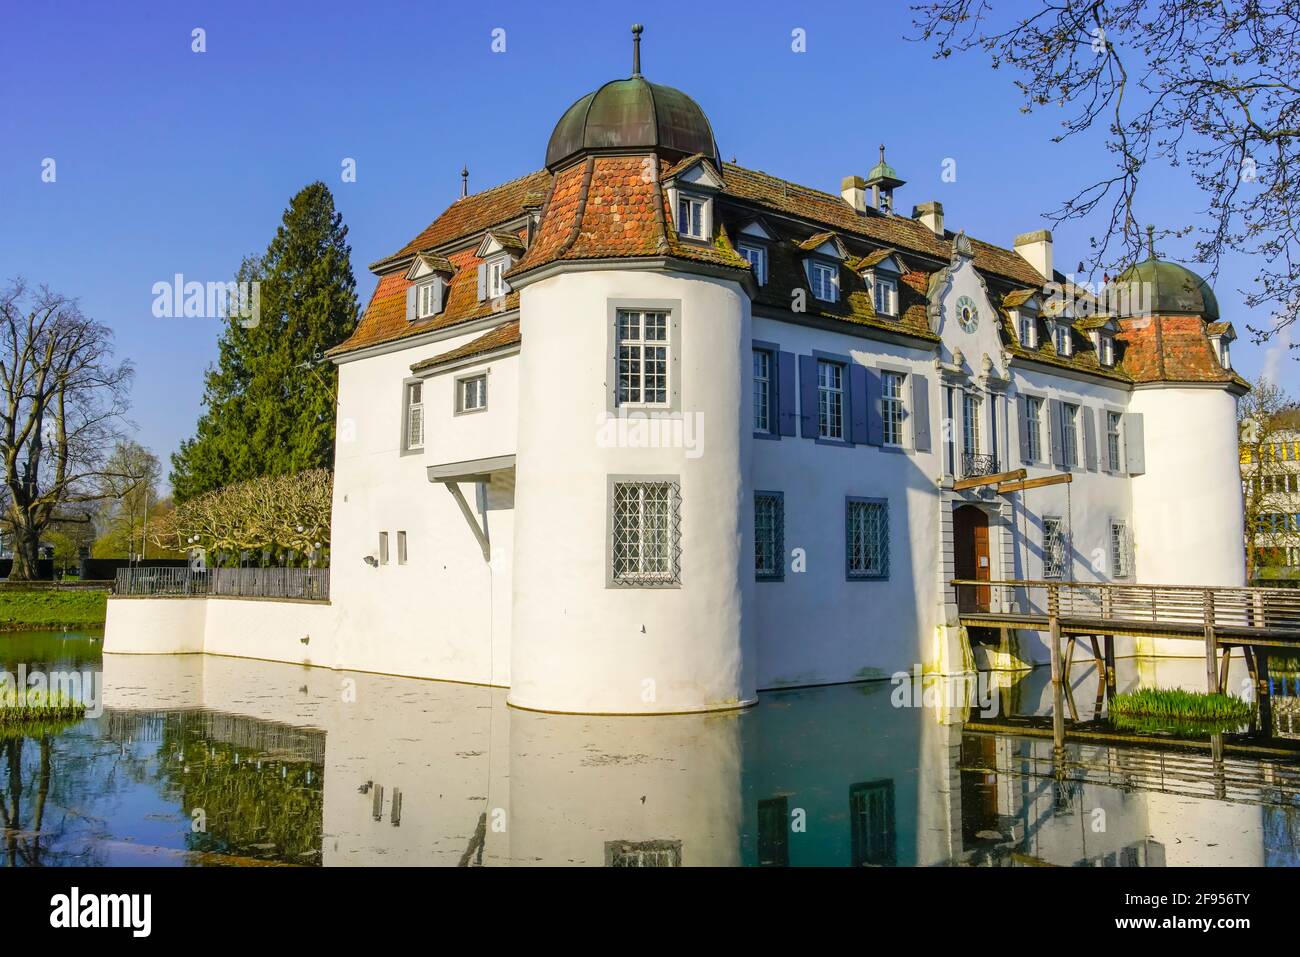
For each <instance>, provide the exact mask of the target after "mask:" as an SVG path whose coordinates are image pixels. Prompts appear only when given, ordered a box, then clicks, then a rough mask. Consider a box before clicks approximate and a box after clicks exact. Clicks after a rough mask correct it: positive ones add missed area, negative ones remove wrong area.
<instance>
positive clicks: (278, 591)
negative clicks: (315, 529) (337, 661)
mask: <svg viewBox="0 0 1300 957" xmlns="http://www.w3.org/2000/svg"><path fill="white" fill-rule="evenodd" d="M113 594H115V595H132V596H145V595H178V596H184V595H220V596H223V597H227V598H298V599H306V600H309V601H327V600H328V599H329V597H330V570H329V569H328V568H209V569H206V570H204V571H195V570H193V569H190V568H150V567H148V566H137V567H135V568H119V569H118V570H117V578H116V580H115V581H114V583H113Z"/></svg>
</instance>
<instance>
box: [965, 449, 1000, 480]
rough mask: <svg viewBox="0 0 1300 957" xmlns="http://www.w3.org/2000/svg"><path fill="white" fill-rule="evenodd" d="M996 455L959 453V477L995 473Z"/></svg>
mask: <svg viewBox="0 0 1300 957" xmlns="http://www.w3.org/2000/svg"><path fill="white" fill-rule="evenodd" d="M997 473H998V457H997V456H996V455H976V454H973V453H971V452H963V453H962V454H961V477H962V478H975V477H977V476H980V475H997Z"/></svg>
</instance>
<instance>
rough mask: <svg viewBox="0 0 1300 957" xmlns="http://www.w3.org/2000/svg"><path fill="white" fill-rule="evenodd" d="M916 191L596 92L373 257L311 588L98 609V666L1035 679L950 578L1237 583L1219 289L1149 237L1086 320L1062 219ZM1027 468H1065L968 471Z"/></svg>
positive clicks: (585, 680)
mask: <svg viewBox="0 0 1300 957" xmlns="http://www.w3.org/2000/svg"><path fill="white" fill-rule="evenodd" d="M904 185H905V184H904V182H903V181H902V180H901V179H900V178H899V176H898V174H897V173H896V172H895V171H894V170H893V169H892V168H891V167H890V166H889V165H888V164H887V163H886V162H885V159H884V150H883V148H882V149H881V157H880V162H879V163H878V164H877V165H876V166H875V167H874V168H873V169H871V170H870V172H869V173H868V175H867V176H865V177H861V176H848V177H846V178H845V180H844V182H843V184H842V188H841V191H840V193H839V194H831V193H825V192H820V191H818V190H814V189H810V188H808V187H805V186H800V185H797V184H795V183H791V182H788V181H786V180H782V179H779V178H777V177H775V176H771V175H769V174H767V173H762V172H758V171H755V170H751V169H747V168H744V167H741V166H738V165H736V164H734V163H725V162H723V161H722V160H721V159H720V154H719V151H718V148H717V145H716V143H715V141H714V137H713V133H712V129H711V126H710V124H709V121H708V119H707V117H706V116H705V114H704V112H703V111H702V110H701V109H700V107H699V106H698V105H697V104H696V103H695V101H694V100H692V99H691V98H690V97H688V96H686V95H685V94H683V93H681V92H679V91H677V90H674V89H671V88H669V87H665V86H661V85H658V84H654V83H650V82H648V81H647V80H646V79H644V78H643V77H642V76H641V75H640V73H639V70H638V71H637V72H635V73H634V75H633V76H632V77H630V78H628V79H622V80H616V81H613V82H611V83H608V84H606V85H604V86H602V87H601V88H600V89H599V90H597V91H595V92H593V93H590V94H588V95H586V96H584V97H583V98H581V99H580V100H578V101H577V102H576V103H575V104H573V106H571V107H570V108H569V109H568V110H567V111H566V112H565V113H564V114H563V115H562V116H561V118H560V120H559V123H558V124H557V125H556V127H555V131H554V133H553V134H552V137H551V140H550V143H549V145H548V147H547V150H546V163H545V168H544V169H543V170H541V171H539V172H536V173H532V174H530V175H528V176H525V177H523V178H521V179H518V180H514V181H512V182H509V183H506V184H504V185H502V186H498V187H495V188H493V189H489V190H486V191H484V192H482V193H477V194H474V195H467V196H463V197H462V198H461V199H459V200H458V201H457V202H455V203H454V204H453V205H452V206H451V207H449V208H448V209H447V210H446V211H445V212H443V213H442V214H441V215H440V216H438V217H437V218H436V219H435V220H434V221H433V223H431V224H430V225H429V227H428V228H427V229H425V230H424V231H423V232H421V233H420V235H418V236H416V237H415V238H414V239H412V240H411V241H410V242H408V243H407V244H406V245H404V246H402V247H401V248H400V249H399V250H398V251H397V252H395V253H393V254H392V255H389V256H387V257H385V258H383V259H381V260H379V261H378V262H376V263H374V264H373V266H372V269H373V271H374V272H375V274H376V275H377V276H378V285H377V287H376V289H375V293H374V295H373V297H372V299H371V301H370V304H369V307H368V308H367V310H366V312H365V314H364V316H363V317H362V319H361V321H360V323H359V324H358V326H357V328H356V331H355V332H354V334H353V335H352V336H351V337H350V338H349V339H348V340H347V341H346V342H343V343H341V344H340V345H339V346H338V347H337V348H335V349H334V350H333V351H332V353H331V356H332V358H333V361H334V362H336V363H337V365H338V370H339V398H338V430H337V434H338V440H337V448H336V460H335V485H334V510H333V528H332V538H331V548H332V565H333V567H332V570H331V574H332V583H331V601H330V603H329V604H328V605H325V604H315V605H313V604H306V603H289V602H265V601H263V602H257V601H245V600H234V599H215V598H214V599H206V600H203V599H200V600H183V599H180V600H172V599H140V600H135V599H125V598H121V599H114V601H113V602H112V603H111V606H110V614H109V622H108V634H107V636H106V650H107V651H121V652H154V651H158V652H166V651H183V650H202V651H207V652H216V653H224V654H237V655H244V656H250V657H260V658H270V659H276V660H285V661H297V662H303V663H307V664H316V665H324V666H329V667H336V668H348V669H355V670H363V671H375V672H385V673H391V674H400V675H411V676H419V677H428V678H439V679H448V680H453V681H461V682H472V683H481V684H492V685H505V686H509V687H510V689H511V690H510V696H509V700H510V702H511V703H512V704H514V705H516V706H519V707H523V708H532V709H540V710H552V711H570V712H593V713H662V712H676V711H696V710H709V709H726V708H734V707H737V706H742V705H744V704H747V703H750V702H752V701H754V700H755V695H756V692H757V691H759V690H761V689H768V688H780V687H790V686H797V685H814V684H825V683H834V682H849V681H857V680H863V679H870V678H880V677H885V676H888V675H890V674H892V673H894V672H896V671H899V670H907V671H910V670H911V669H912V668H913V667H914V666H918V665H919V666H921V667H923V668H924V669H925V670H927V671H932V672H939V673H946V674H957V673H962V672H964V671H968V670H970V669H971V668H972V667H973V666H974V665H975V664H976V661H977V658H978V660H979V663H981V664H984V663H987V662H988V661H995V662H998V663H1003V664H1005V663H1008V662H1009V663H1013V664H1014V663H1017V662H1019V663H1033V662H1035V661H1041V660H1042V659H1043V658H1044V655H1045V652H1044V646H1043V644H1042V643H1041V641H1039V640H1038V638H1037V636H1035V635H1006V634H1003V635H993V636H984V637H985V638H987V639H989V640H991V642H992V644H991V645H990V646H989V647H990V648H994V649H997V652H996V653H994V654H991V655H986V652H983V651H981V652H980V653H979V655H978V656H976V655H973V654H972V650H971V642H970V640H969V639H970V636H968V635H967V634H966V633H965V630H964V629H963V628H962V627H961V626H960V624H959V621H958V608H957V603H956V597H955V595H954V593H953V589H952V588H950V587H949V586H948V584H947V583H948V582H949V581H950V580H951V579H953V578H954V577H972V578H973V577H980V578H989V579H992V580H1000V579H1001V580H1006V579H1035V580H1038V579H1061V580H1083V581H1139V582H1144V583H1167V584H1212V585H1242V584H1243V583H1244V582H1243V578H1244V564H1243V555H1242V498H1241V486H1240V481H1241V479H1240V475H1239V473H1238V464H1237V433H1236V402H1237V398H1238V397H1239V396H1240V395H1241V394H1242V393H1243V392H1244V390H1245V389H1246V384H1245V383H1244V382H1243V381H1242V380H1241V378H1240V377H1239V376H1237V375H1236V374H1235V373H1234V372H1233V371H1232V370H1231V368H1230V363H1229V361H1228V350H1227V343H1228V342H1229V341H1231V338H1232V330H1231V326H1230V325H1228V324H1227V323H1226V322H1222V321H1221V317H1220V316H1219V313H1218V305H1217V303H1216V302H1215V299H1214V296H1213V293H1212V292H1211V291H1210V289H1209V287H1208V286H1207V285H1206V284H1205V283H1204V282H1203V281H1202V280H1200V279H1199V278H1198V277H1196V276H1195V275H1194V274H1192V273H1191V272H1189V271H1188V270H1186V269H1184V268H1182V267H1180V266H1177V265H1175V264H1172V263H1169V262H1165V261H1163V260H1160V259H1158V258H1157V257H1156V256H1155V254H1154V251H1153V252H1152V254H1151V258H1150V259H1148V260H1147V261H1146V262H1143V263H1140V264H1138V265H1137V266H1135V267H1133V268H1132V269H1131V270H1130V271H1129V272H1127V273H1126V274H1125V275H1124V276H1121V277H1120V278H1119V282H1120V283H1121V284H1124V283H1134V284H1136V286H1135V288H1136V287H1141V289H1142V290H1144V292H1143V293H1141V294H1140V295H1141V299H1140V301H1138V302H1137V304H1136V305H1134V304H1130V305H1129V306H1128V307H1127V308H1122V309H1120V310H1118V311H1113V312H1112V313H1111V314H1108V315H1094V314H1092V311H1091V309H1090V308H1088V307H1087V305H1086V302H1087V300H1086V297H1085V300H1084V302H1085V305H1083V306H1078V305H1077V304H1071V303H1070V301H1069V300H1068V296H1069V294H1071V293H1072V292H1075V291H1076V290H1074V287H1073V286H1072V285H1071V284H1070V283H1069V281H1068V280H1067V279H1066V278H1065V277H1063V276H1062V275H1061V274H1060V273H1058V272H1056V271H1055V270H1054V269H1053V265H1052V262H1053V249H1052V237H1051V234H1050V233H1048V232H1047V231H1045V230H1040V231H1038V232H1031V233H1027V234H1025V235H1023V236H1020V237H1018V238H1017V239H1016V240H1015V242H1014V244H1013V246H1012V248H1011V249H1006V248H1001V247H998V246H995V245H991V244H989V243H984V242H980V241H978V240H975V239H972V238H969V237H968V236H967V235H966V234H965V233H964V232H955V233H954V232H953V231H952V230H950V229H948V228H947V225H946V224H945V222H944V218H943V209H942V207H941V206H940V204H939V203H937V202H920V203H917V204H916V206H915V208H914V210H913V215H912V216H911V217H908V216H906V215H901V214H900V213H899V211H898V210H897V209H896V200H895V195H896V193H898V192H899V191H900V190H901V189H902V188H903V186H904ZM1062 292H1064V293H1065V294H1066V298H1065V299H1064V300H1063V298H1062V295H1061V293H1062ZM1139 307H1140V308H1139ZM1017 468H1024V469H1026V470H1027V472H1028V476H1029V478H1031V479H1033V478H1038V477H1043V476H1048V475H1053V474H1057V473H1061V472H1063V471H1069V472H1070V473H1071V474H1072V478H1073V481H1072V482H1071V483H1069V484H1058V485H1053V486H1048V487H1042V488H1035V489H1032V490H1029V491H1025V492H1020V493H1008V494H1001V495H1000V494H997V493H996V492H995V491H994V490H993V489H992V488H990V487H987V486H986V487H983V488H973V489H968V490H964V491H956V490H954V487H953V486H954V483H955V482H957V481H958V480H960V479H962V478H964V477H970V476H973V475H975V476H978V475H983V474H991V473H999V472H1004V471H1009V470H1013V469H1017ZM974 600H977V601H984V600H987V601H992V602H997V601H999V600H1000V598H999V596H998V595H997V594H996V593H995V594H993V595H991V596H974ZM976 637H977V638H979V637H981V636H976ZM977 643H978V642H977ZM1123 650H1124V649H1123V648H1122V646H1121V653H1122V652H1123ZM1190 652H1191V653H1197V654H1199V651H1197V649H1195V648H1192V649H1190Z"/></svg>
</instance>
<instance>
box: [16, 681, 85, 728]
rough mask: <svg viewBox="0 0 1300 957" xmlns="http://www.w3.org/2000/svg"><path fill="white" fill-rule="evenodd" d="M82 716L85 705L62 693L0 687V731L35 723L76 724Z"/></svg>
mask: <svg viewBox="0 0 1300 957" xmlns="http://www.w3.org/2000/svg"><path fill="white" fill-rule="evenodd" d="M85 716H86V706H85V704H83V703H82V702H80V701H77V700H76V699H74V698H72V697H69V696H68V695H67V694H66V693H64V692H63V691H53V692H51V691H45V690H42V689H37V688H27V689H19V688H17V687H15V686H13V685H11V684H0V727H4V726H12V725H19V724H26V723H28V722H35V721H75V720H77V719H80V718H84V717H85Z"/></svg>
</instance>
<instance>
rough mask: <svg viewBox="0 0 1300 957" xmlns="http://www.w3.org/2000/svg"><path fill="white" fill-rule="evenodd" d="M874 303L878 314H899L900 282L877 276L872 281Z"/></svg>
mask: <svg viewBox="0 0 1300 957" xmlns="http://www.w3.org/2000/svg"><path fill="white" fill-rule="evenodd" d="M871 291H872V298H873V299H874V302H873V303H872V304H873V305H874V306H875V307H876V315H878V316H896V315H898V283H896V282H894V280H892V279H881V278H880V277H879V276H877V277H875V278H874V279H873V280H872V282H871Z"/></svg>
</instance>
